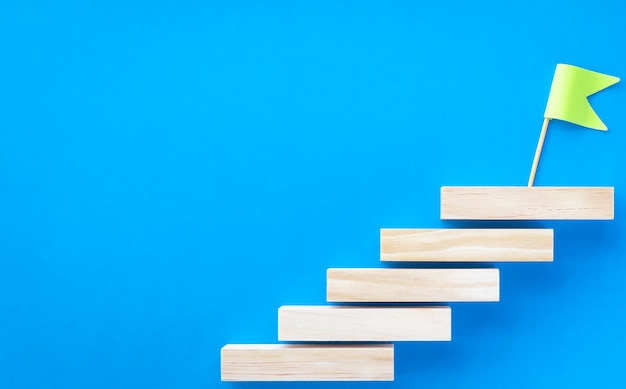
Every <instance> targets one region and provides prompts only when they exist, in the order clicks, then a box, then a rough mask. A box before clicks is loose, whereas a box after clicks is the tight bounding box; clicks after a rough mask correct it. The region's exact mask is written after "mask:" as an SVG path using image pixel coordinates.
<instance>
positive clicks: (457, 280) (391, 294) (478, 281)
mask: <svg viewBox="0 0 626 389" xmlns="http://www.w3.org/2000/svg"><path fill="white" fill-rule="evenodd" d="M326 275H327V289H326V298H327V300H328V301H333V302H444V301H450V302H452V301H499V299H500V272H499V270H498V269H328V271H327V274H326Z"/></svg>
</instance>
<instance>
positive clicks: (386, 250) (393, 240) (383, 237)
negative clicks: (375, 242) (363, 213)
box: [380, 228, 554, 262]
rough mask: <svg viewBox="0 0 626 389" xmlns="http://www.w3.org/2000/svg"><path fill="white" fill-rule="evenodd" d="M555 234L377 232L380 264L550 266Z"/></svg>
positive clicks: (466, 230)
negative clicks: (387, 262) (479, 263)
mask: <svg viewBox="0 0 626 389" xmlns="http://www.w3.org/2000/svg"><path fill="white" fill-rule="evenodd" d="M553 255H554V230H552V229H547V228H546V229H539V228H518V229H508V228H507V229H505V228H499V229H489V228H478V229H477V228H459V229H405V228H383V229H381V230H380V260H381V261H398V262H550V261H552V260H553Z"/></svg>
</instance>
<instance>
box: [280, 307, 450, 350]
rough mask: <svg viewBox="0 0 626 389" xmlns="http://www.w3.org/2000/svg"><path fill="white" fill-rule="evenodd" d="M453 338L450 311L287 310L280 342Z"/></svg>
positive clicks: (283, 309) (282, 311)
mask: <svg viewBox="0 0 626 389" xmlns="http://www.w3.org/2000/svg"><path fill="white" fill-rule="evenodd" d="M451 338H452V314H451V309H450V307H443V306H442V307H345V306H283V307H280V309H279V310H278V340H283V341H301V342H309V341H314V342H320V341H321V342H346V341H355V342H356V341H358V342H367V341H373V342H392V341H436V340H440V341H443V340H450V339H451Z"/></svg>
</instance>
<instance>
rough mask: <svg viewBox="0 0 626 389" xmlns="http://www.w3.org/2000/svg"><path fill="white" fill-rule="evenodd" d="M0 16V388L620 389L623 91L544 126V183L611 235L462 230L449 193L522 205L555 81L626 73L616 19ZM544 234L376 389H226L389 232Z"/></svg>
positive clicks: (163, 13) (497, 9) (586, 225)
mask: <svg viewBox="0 0 626 389" xmlns="http://www.w3.org/2000/svg"><path fill="white" fill-rule="evenodd" d="M53 3H54V4H51V3H50V2H41V3H37V2H30V1H20V2H3V3H2V5H0V107H1V108H0V131H1V133H0V387H2V388H138V387H141V388H208V387H218V388H246V389H252V388H255V389H256V388H269V387H274V386H277V387H280V388H288V387H289V388H292V387H293V388H315V387H325V388H356V387H359V388H360V387H376V388H379V387H381V388H382V387H384V388H412V387H419V388H447V387H454V388H459V387H463V388H475V387H476V388H477V387H480V388H501V387H520V388H527V387H537V388H541V387H591V386H593V387H625V386H626V369H624V364H623V353H624V350H625V349H626V337H624V336H623V329H624V328H625V326H626V313H625V312H624V309H623V306H624V298H625V297H626V283H625V282H623V279H624V274H625V272H626V262H625V261H624V257H625V254H626V247H625V243H624V242H625V240H624V236H625V234H624V233H625V231H624V230H625V226H624V220H625V219H626V215H625V212H626V211H625V209H624V203H625V197H624V196H625V192H624V191H625V190H626V186H625V183H626V182H625V181H626V178H625V177H624V173H623V172H624V167H625V166H626V153H625V152H624V146H625V145H626V115H624V106H625V105H624V103H625V96H626V95H625V93H624V86H623V83H622V84H617V85H616V86H613V87H611V88H609V89H607V90H606V91H604V92H602V93H600V94H598V95H596V96H593V97H592V98H591V101H592V103H593V106H594V108H595V109H596V111H597V112H598V113H599V114H600V116H601V118H602V119H603V120H604V121H605V123H606V124H607V125H608V127H609V132H607V133H604V132H600V131H593V130H587V129H583V128H582V127H578V126H575V125H572V124H569V123H564V122H559V121H554V122H553V123H551V125H550V129H549V131H548V136H547V139H546V144H545V147H544V154H543V158H542V160H541V164H540V167H539V172H538V175H537V180H536V184H537V185H613V186H615V202H616V205H615V221H611V222H606V221H605V222H541V223H540V222H537V223H533V222H529V223H468V222H465V223H452V222H442V221H440V220H439V187H440V186H442V185H489V184H491V185H525V184H526V181H527V177H528V172H529V170H530V164H531V161H532V157H533V153H534V150H535V146H536V142H537V138H538V135H539V131H540V128H541V124H542V120H543V119H542V115H543V110H544V108H545V103H546V100H547V94H548V91H549V87H550V83H551V80H552V75H553V72H554V67H555V65H556V63H559V62H564V63H571V64H575V65H578V66H582V67H586V68H590V69H593V70H596V71H600V72H605V73H608V74H612V75H616V76H622V77H624V76H626V54H625V51H624V39H625V38H626V23H624V15H625V11H626V5H624V3H623V2H618V1H609V2H598V1H553V2H546V1H544V0H530V1H523V2H521V1H520V2H491V1H486V2H485V1H468V2H448V1H420V2H402V1H390V2H336V1H313V2H308V1H307V2H290V1H285V2H269V3H267V4H257V3H258V2H239V1H234V2H231V1H223V2H203V1H182V2H175V1H171V2H165V1H156V2H133V4H127V2H109V1H101V2H97V1H92V2H53ZM492 225H496V226H523V227H526V226H545V227H553V228H555V261H554V263H539V264H502V265H498V266H499V267H500V268H501V281H502V283H501V302H500V303H477V304H472V303H467V304H452V307H453V341H452V342H449V343H440V342H436V343H417V342H416V343H400V344H397V346H396V382H394V383H365V384H363V383H332V384H318V383H286V384H262V383H261V384H259V383H247V384H245V383H244V384H233V383H221V382H220V366H219V355H220V348H221V347H222V346H223V345H224V344H226V343H275V342H276V338H277V334H276V332H277V308H278V307H279V306H280V305H283V304H324V302H325V287H326V285H325V272H326V269H327V268H328V267H381V266H390V265H385V264H381V263H380V262H379V260H378V250H379V242H378V234H379V228H381V227H456V226H463V227H467V226H478V227H483V226H492Z"/></svg>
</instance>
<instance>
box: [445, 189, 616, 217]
mask: <svg viewBox="0 0 626 389" xmlns="http://www.w3.org/2000/svg"><path fill="white" fill-rule="evenodd" d="M441 219H444V220H613V187H546V186H532V187H528V186H443V187H441Z"/></svg>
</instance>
